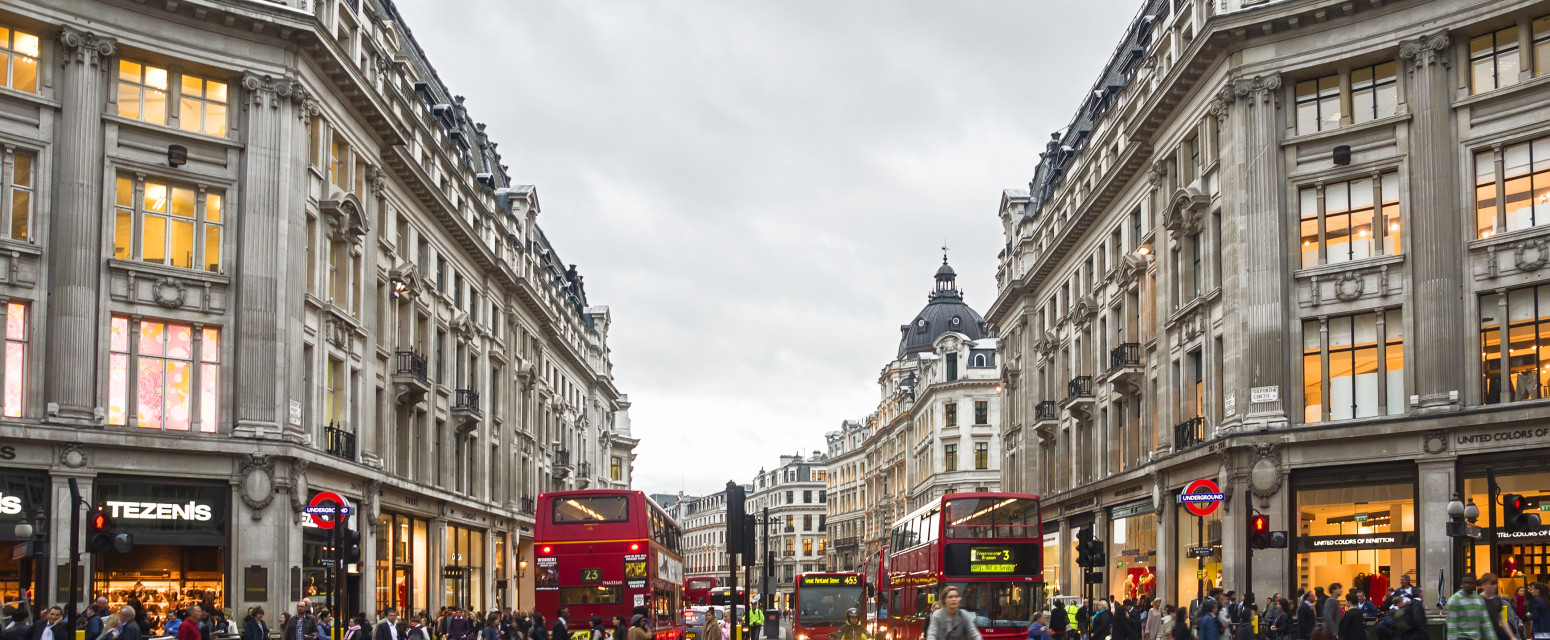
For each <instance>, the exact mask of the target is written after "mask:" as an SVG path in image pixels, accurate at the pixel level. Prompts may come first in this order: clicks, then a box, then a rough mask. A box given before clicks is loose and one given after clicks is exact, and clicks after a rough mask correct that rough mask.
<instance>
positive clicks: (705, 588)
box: [684, 578, 716, 607]
mask: <svg viewBox="0 0 1550 640" xmlns="http://www.w3.org/2000/svg"><path fill="white" fill-rule="evenodd" d="M715 588H716V579H715V578H689V579H688V580H685V581H684V606H686V607H703V606H706V605H709V604H710V592H711V590H713V589H715Z"/></svg>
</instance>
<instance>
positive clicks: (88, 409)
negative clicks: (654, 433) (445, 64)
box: [0, 0, 636, 615]
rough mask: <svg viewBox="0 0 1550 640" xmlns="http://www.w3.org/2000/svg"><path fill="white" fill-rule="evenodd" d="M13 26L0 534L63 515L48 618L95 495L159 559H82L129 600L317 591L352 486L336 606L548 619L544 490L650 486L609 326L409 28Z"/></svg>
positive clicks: (257, 12) (334, 21)
mask: <svg viewBox="0 0 1550 640" xmlns="http://www.w3.org/2000/svg"><path fill="white" fill-rule="evenodd" d="M0 33H3V39H4V43H3V44H0V49H4V51H3V52H0V53H3V55H0V58H3V59H4V62H3V65H4V67H5V72H4V76H5V77H4V81H3V83H0V85H3V86H0V145H3V173H4V178H3V180H0V190H3V197H4V198H5V202H6V203H5V206H4V211H5V214H4V217H5V225H4V226H5V230H4V231H5V232H4V233H3V234H0V236H3V237H0V262H3V263H4V265H5V266H4V271H3V272H4V273H5V274H6V275H4V276H3V277H0V297H3V298H4V303H5V305H6V309H7V314H8V315H7V318H8V324H7V329H6V340H7V343H6V344H7V352H6V353H7V356H6V358H5V359H4V374H3V375H0V379H3V380H5V382H6V386H5V394H4V410H3V417H0V452H3V464H0V487H3V492H4V494H5V495H6V496H8V497H15V498H19V500H17V509H15V510H14V512H13V510H11V509H6V510H5V512H3V513H0V520H4V522H3V523H0V524H3V526H0V539H10V538H11V537H12V526H11V525H12V524H13V522H14V521H16V520H18V519H20V518H29V519H31V518H33V517H34V516H35V515H37V514H38V513H39V512H41V514H42V515H43V516H45V517H47V522H46V525H45V526H44V528H43V530H44V531H46V532H47V535H48V539H49V550H50V555H49V558H48V560H47V562H48V565H49V568H50V570H49V571H47V572H46V573H47V575H48V576H49V581H48V582H49V584H48V585H47V588H46V589H44V590H43V591H42V593H43V594H45V596H46V599H47V600H49V601H60V600H62V599H63V598H64V594H63V593H61V592H60V591H61V590H62V585H60V584H59V583H60V582H62V581H61V580H58V579H56V577H58V576H63V575H67V573H66V572H65V571H64V566H63V563H65V562H66V558H67V549H68V541H67V538H68V531H69V529H68V526H69V518H68V513H69V502H68V500H67V495H68V494H67V493H66V489H65V487H66V486H67V485H66V483H67V482H68V481H70V480H75V481H78V482H79V484H80V486H81V487H82V491H83V493H84V494H85V497H86V499H87V500H90V501H93V502H98V503H103V504H105V505H109V506H110V507H111V508H113V509H114V510H115V515H117V517H118V521H119V524H120V525H121V527H122V528H123V529H124V530H126V531H130V532H133V533H134V534H135V536H136V540H137V551H136V553H134V554H130V555H103V556H87V557H86V558H85V566H84V575H85V576H86V577H87V578H88V579H89V581H90V582H89V584H90V585H91V586H92V587H93V588H94V590H95V591H97V592H99V593H101V594H103V595H106V596H108V597H109V599H110V600H111V601H114V602H121V601H123V600H124V599H126V598H127V597H128V596H130V595H141V596H142V599H143V600H145V601H146V602H147V603H150V602H153V601H154V602H157V603H159V607H160V606H171V605H173V604H176V603H178V602H186V601H189V600H191V599H206V600H209V601H212V602H214V603H215V604H217V605H219V606H221V607H224V608H227V609H230V610H232V611H235V612H238V613H239V615H240V612H242V611H244V610H245V609H246V608H247V607H249V606H253V605H263V606H265V607H266V608H268V609H269V610H270V611H282V610H288V609H289V608H290V607H288V606H285V603H286V602H287V601H292V600H294V599H296V598H298V597H301V596H303V595H312V596H314V598H315V599H319V600H321V599H324V595H323V591H326V589H327V587H326V585H324V583H323V581H322V580H321V577H322V573H323V566H324V564H325V562H324V559H323V555H322V547H323V545H324V544H326V540H327V538H326V536H325V535H324V534H323V533H322V532H321V531H320V530H319V529H317V528H316V527H312V526H310V523H309V522H307V519H306V518H305V517H304V516H303V515H302V509H303V507H304V506H305V505H306V504H307V503H308V502H309V501H310V500H311V498H312V497H313V496H314V495H315V494H317V493H318V492H320V491H334V492H337V493H339V494H342V495H343V496H345V497H346V498H348V499H350V500H351V501H353V502H354V503H356V505H357V506H358V512H357V516H356V518H355V519H356V523H355V526H356V528H357V529H359V530H360V532H361V534H362V538H363V541H362V545H361V547H362V557H363V561H362V562H361V563H359V564H357V565H355V566H353V567H351V568H350V569H349V578H348V580H347V583H348V592H347V595H346V596H345V597H344V598H343V600H342V601H341V603H340V604H339V608H340V609H342V610H344V612H345V613H348V612H353V611H378V610H381V609H383V608H385V607H389V606H394V607H398V608H399V609H401V610H402V609H415V610H421V609H429V610H432V611H434V610H436V609H437V608H438V607H440V606H443V605H449V604H455V605H459V606H464V607H473V608H476V609H488V608H493V607H496V606H513V607H522V606H524V605H526V604H529V603H531V599H530V597H529V594H530V592H531V588H532V586H531V582H532V578H531V577H530V574H527V573H526V572H525V571H524V568H525V566H526V562H525V560H526V559H527V558H528V557H529V556H530V552H529V545H530V543H531V539H532V514H533V511H534V500H535V498H536V496H537V495H538V494H539V493H540V492H542V491H546V490H551V489H571V488H584V487H628V486H629V484H630V477H631V467H632V465H633V453H632V452H633V449H634V446H635V444H636V440H635V439H634V437H633V436H632V434H631V431H630V424H629V418H628V409H629V402H628V399H627V397H626V396H625V395H624V394H623V393H621V392H620V391H619V390H618V389H616V388H615V387H614V384H613V379H612V366H613V365H612V362H611V360H610V356H609V349H608V332H609V327H610V324H611V322H612V317H611V315H610V314H609V311H608V308H607V307H601V306H592V305H590V304H589V303H588V301H587V297H586V292H585V288H584V285H583V281H582V277H581V275H579V274H578V272H577V270H576V268H575V266H574V265H567V264H566V263H565V262H563V261H561V260H560V258H559V256H558V255H557V251H556V247H555V245H554V244H553V243H552V242H551V241H550V240H549V239H548V238H546V237H545V236H544V234H543V232H542V230H541V228H540V226H539V223H538V219H539V201H538V196H537V193H536V191H535V190H534V188H533V187H532V186H529V185H519V184H514V183H512V181H511V179H510V178H509V176H508V175H507V173H506V170H505V167H504V166H502V165H501V158H500V155H499V153H497V150H496V144H495V143H494V142H493V141H492V140H490V139H488V137H487V136H486V135H485V133H484V126H483V125H482V124H478V123H477V122H475V121H474V120H472V119H471V116H470V113H469V111H468V110H467V109H466V108H465V107H464V105H463V100H462V98H461V97H458V96H455V95H454V94H452V92H451V91H450V89H449V88H448V87H446V86H444V85H443V83H442V82H441V81H440V80H439V79H438V77H437V75H436V73H435V70H434V69H433V68H432V67H431V66H430V64H429V62H428V61H427V59H426V57H425V55H424V54H423V52H422V51H421V49H420V47H419V46H418V45H417V44H416V43H415V41H414V39H413V37H412V35H411V34H410V31H409V29H408V28H407V26H406V25H405V24H403V21H402V18H401V16H400V15H399V13H398V12H397V10H396V9H395V8H394V7H393V5H392V3H391V2H390V1H388V0H285V1H283V2H260V1H252V0H215V1H212V2H191V3H177V2H168V3H156V4H145V3H134V2H117V1H112V0H100V1H99V0H61V1H58V2H48V3H35V2H14V1H10V0H4V1H0ZM93 211H95V212H96V213H95V214H93ZM94 218H95V220H96V221H95V222H93V221H92V220H93V219H94ZM135 503H139V504H140V506H141V507H143V506H144V505H145V504H147V503H154V504H156V505H159V506H158V507H157V509H156V510H151V511H147V510H146V509H143V508H139V507H134V508H131V506H132V505H134V504H135ZM125 505H131V506H125ZM163 507H165V508H163ZM147 513H156V514H162V515H163V516H165V517H160V518H151V517H148V516H147V515H146V514H147ZM196 514H197V515H196ZM0 569H4V570H0V575H3V576H9V577H8V578H6V579H5V580H6V581H5V582H0V592H4V593H5V594H9V595H6V596H5V598H6V599H7V600H11V599H14V596H15V594H16V592H17V589H18V587H19V585H18V580H17V572H16V570H15V569H16V565H15V563H14V562H13V561H11V560H9V559H7V560H5V561H3V564H0ZM56 587H59V588H58V589H56ZM90 594H91V592H88V595H87V600H88V601H89V600H90V597H91V595H90Z"/></svg>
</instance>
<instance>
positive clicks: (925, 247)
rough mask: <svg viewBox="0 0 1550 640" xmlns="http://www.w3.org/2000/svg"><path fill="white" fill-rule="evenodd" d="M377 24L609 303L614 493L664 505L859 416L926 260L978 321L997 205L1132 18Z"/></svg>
mask: <svg viewBox="0 0 1550 640" xmlns="http://www.w3.org/2000/svg"><path fill="white" fill-rule="evenodd" d="M398 4H399V9H400V11H401V12H402V13H403V14H404V16H405V19H406V20H407V21H408V26H409V28H410V29H411V30H412V31H413V33H414V35H415V37H416V39H417V40H418V41H419V42H420V44H421V46H422V47H423V48H424V49H425V50H426V52H427V55H429V56H430V58H431V61H432V63H433V64H434V65H435V66H436V68H437V71H438V73H439V74H440V75H441V77H442V79H443V80H445V81H446V82H447V84H448V86H449V87H450V88H451V89H452V91H453V92H454V93H458V94H462V95H465V96H467V104H468V107H469V110H470V113H471V114H472V116H473V117H474V118H475V119H477V120H481V121H484V122H486V123H488V125H489V127H488V130H489V132H490V134H491V137H492V139H493V140H495V141H496V142H498V143H500V145H501V153H502V155H503V156H504V161H505V162H506V164H508V165H510V167H511V170H510V172H511V174H512V177H513V179H515V180H517V181H520V182H523V183H532V184H536V185H538V188H539V193H540V194H541V197H542V199H543V206H544V209H543V211H544V212H543V214H542V216H541V217H540V224H541V225H543V227H544V229H545V233H547V234H548V236H549V237H550V238H551V239H552V240H553V241H554V242H555V243H556V245H557V246H558V248H559V251H560V255H562V256H564V257H565V259H566V260H568V261H570V262H574V263H576V264H578V265H579V268H580V270H581V272H582V273H583V274H584V275H586V276H587V290H588V296H589V298H590V301H591V303H593V304H606V305H609V306H610V307H611V308H612V309H613V313H614V319H615V322H614V325H613V329H612V335H611V340H612V342H611V347H612V349H613V358H614V364H615V375H616V376H617V383H618V386H619V388H620V389H621V390H623V391H625V392H626V393H629V394H630V399H631V401H632V402H633V405H634V406H633V408H632V410H631V417H632V420H633V424H634V427H635V435H637V436H638V437H640V438H641V439H642V442H641V445H640V448H639V450H638V453H639V459H638V460H637V467H636V482H635V485H636V488H639V489H643V490H646V491H677V490H678V489H680V488H683V489H685V490H687V491H688V492H690V493H695V492H705V491H711V490H714V489H716V488H718V487H719V486H720V485H721V484H722V483H724V482H725V481H726V480H729V479H736V480H740V481H747V480H748V479H749V478H750V477H751V476H752V474H753V473H754V472H756V471H757V470H758V469H759V468H760V467H761V466H763V467H771V466H774V465H775V464H776V463H777V456H778V455H779V454H780V453H791V452H795V451H798V450H802V451H812V450H815V449H821V448H823V446H824V440H823V433H825V432H827V431H831V430H833V429H835V428H836V427H837V426H838V425H839V424H840V421H841V420H844V419H859V418H862V417H864V416H865V415H866V414H867V413H869V412H870V411H871V409H872V408H873V407H874V406H875V404H876V402H877V399H878V397H879V395H878V394H879V392H878V389H877V385H876V379H877V375H878V372H879V371H880V370H881V367H882V366H883V365H885V364H886V363H887V362H888V360H889V359H890V358H892V357H893V355H894V353H895V350H896V348H897V345H898V338H899V335H898V327H899V325H900V324H901V323H904V322H907V321H908V320H910V319H911V318H913V317H914V314H915V313H916V312H917V311H918V310H919V309H920V308H921V307H922V306H924V304H925V294H926V293H927V292H928V291H929V290H930V287H931V276H932V274H933V273H934V272H935V270H936V267H937V264H938V261H939V259H940V258H939V254H940V250H939V249H938V247H939V246H941V244H942V243H943V242H944V241H945V242H947V243H948V245H949V246H950V247H951V248H952V251H951V258H952V263H953V266H954V268H956V269H957V271H958V273H959V284H960V286H961V287H962V288H964V289H965V291H966V293H967V296H968V299H969V302H970V304H971V305H973V306H974V307H975V308H976V309H979V310H981V311H984V310H985V309H986V307H987V306H988V305H989V304H990V302H991V300H992V299H993V298H994V295H995V283H994V272H995V256H996V253H997V251H998V250H999V248H1000V246H1001V243H1002V239H1001V232H1000V223H999V222H998V221H997V219H996V217H995V213H996V207H997V205H998V203H999V198H1000V193H1001V189H1003V188H1009V187H1019V186H1026V184H1027V182H1028V179H1029V177H1030V176H1031V175H1032V171H1033V168H1034V165H1035V163H1036V162H1037V159H1038V152H1039V151H1041V150H1042V149H1043V142H1044V140H1045V139H1047V137H1048V135H1049V133H1050V132H1051V131H1054V130H1056V129H1059V128H1061V127H1064V126H1065V125H1066V124H1067V123H1068V122H1069V120H1070V118H1071V115H1072V113H1073V112H1074V111H1075V109H1076V106H1077V104H1078V102H1079V101H1080V100H1081V98H1082V96H1083V95H1084V94H1085V93H1086V92H1087V90H1088V89H1089V88H1090V87H1091V85H1092V83H1093V81H1094V80H1095V79H1096V78H1097V75H1098V71H1099V69H1100V68H1101V66H1102V65H1103V64H1104V63H1105V62H1106V60H1107V58H1108V56H1109V54H1110V53H1111V51H1112V49H1113V46H1114V43H1115V42H1117V40H1118V38H1119V35H1120V33H1121V31H1122V30H1123V29H1124V28H1125V27H1126V26H1127V25H1128V22H1129V18H1130V17H1131V16H1132V15H1133V13H1134V11H1135V8H1136V6H1137V4H1136V3H1135V2H1134V1H1133V0H1130V1H1125V2H1119V1H1115V0H1090V1H1087V2H1081V3H1065V2H1050V1H1029V0H1016V1H1014V0H995V1H989V0H987V1H971V2H950V3H943V2H925V1H895V0H875V1H846V2H818V1H816V0H794V1H780V2H776V1H766V2H716V1H711V0H704V1H678V0H675V1H673V2H666V1H657V0H639V1H632V2H601V1H593V2H562V1H559V0H546V1H544V2H534V1H526V0H523V1H511V0H500V1H496V0H471V1H466V2H459V3H457V4H456V5H454V4H453V3H448V2H446V1H445V0H398Z"/></svg>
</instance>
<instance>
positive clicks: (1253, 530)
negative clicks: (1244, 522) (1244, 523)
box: [1249, 513, 1270, 549]
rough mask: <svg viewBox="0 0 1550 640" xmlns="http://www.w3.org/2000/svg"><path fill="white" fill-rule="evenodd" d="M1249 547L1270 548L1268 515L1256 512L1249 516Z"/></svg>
mask: <svg viewBox="0 0 1550 640" xmlns="http://www.w3.org/2000/svg"><path fill="white" fill-rule="evenodd" d="M1249 548H1250V549H1269V548H1270V516H1267V515H1264V514H1259V513H1256V514H1254V515H1253V516H1252V517H1250V518H1249Z"/></svg>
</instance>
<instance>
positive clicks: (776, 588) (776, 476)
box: [739, 452, 829, 609]
mask: <svg viewBox="0 0 1550 640" xmlns="http://www.w3.org/2000/svg"><path fill="white" fill-rule="evenodd" d="M828 479H829V465H828V461H827V460H826V459H825V458H824V454H823V453H821V452H813V453H811V454H808V455H806V456H804V455H801V454H800V453H796V454H788V455H783V456H781V457H780V465H779V466H777V467H775V468H773V469H768V470H766V469H764V468H762V467H761V468H760V469H759V473H758V475H756V476H754V478H753V483H752V487H751V489H750V490H749V491H748V501H747V508H748V513H749V514H751V515H753V516H755V517H757V518H763V517H764V514H765V509H769V521H768V522H766V523H765V526H764V527H763V531H762V532H756V537H757V540H756V544H758V545H759V548H760V549H761V550H763V549H768V550H769V552H770V553H772V554H774V562H773V563H772V567H773V569H774V572H773V573H772V574H770V575H769V578H770V580H769V581H768V582H766V580H765V572H764V564H763V563H759V564H757V565H755V566H754V567H753V573H752V575H753V583H754V584H755V585H758V587H756V588H755V589H754V590H753V593H754V595H762V594H763V593H766V592H768V593H769V594H771V595H772V596H773V597H774V600H773V602H774V603H775V607H776V608H781V609H785V608H790V607H793V606H795V603H794V602H793V601H792V600H791V594H792V593H793V591H794V588H795V584H796V582H795V578H796V575H797V574H799V573H807V572H810V571H823V570H824V555H825V554H826V553H827V552H828V548H829V539H828V536H827V533H826V532H827V531H828V518H829V515H828V507H827V505H828V503H829V494H828V491H829V490H828V486H829V485H828ZM760 533H762V537H761V536H759V534H760ZM739 575H741V574H739ZM765 585H768V586H765Z"/></svg>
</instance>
